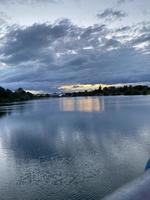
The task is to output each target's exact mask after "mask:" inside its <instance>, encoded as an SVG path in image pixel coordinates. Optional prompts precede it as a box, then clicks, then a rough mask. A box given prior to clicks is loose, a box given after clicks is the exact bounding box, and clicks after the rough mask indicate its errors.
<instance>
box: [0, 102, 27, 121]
mask: <svg viewBox="0 0 150 200" xmlns="http://www.w3.org/2000/svg"><path fill="white" fill-rule="evenodd" d="M25 105H26V102H25V101H24V102H18V103H1V104H0V118H1V117H4V116H6V115H10V114H11V113H12V112H13V111H16V110H17V112H20V113H22V112H24V110H25Z"/></svg>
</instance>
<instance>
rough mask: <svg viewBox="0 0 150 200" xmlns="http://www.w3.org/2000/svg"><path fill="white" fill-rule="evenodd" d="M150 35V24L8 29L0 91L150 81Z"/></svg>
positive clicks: (62, 23)
mask: <svg viewBox="0 0 150 200" xmlns="http://www.w3.org/2000/svg"><path fill="white" fill-rule="evenodd" d="M133 33H134V34H133ZM118 34H119V35H118ZM149 34H150V29H149V24H148V23H141V24H140V25H139V24H137V25H134V26H131V27H118V28H116V29H113V30H112V29H110V28H108V27H106V26H105V25H103V24H102V25H101V24H96V25H93V26H89V27H79V26H77V25H74V24H73V23H71V22H70V21H69V20H68V19H62V20H58V21H57V22H55V23H53V24H48V23H43V24H34V25H32V26H30V27H20V26H11V27H9V28H8V30H7V34H5V37H3V39H2V41H1V43H0V45H1V48H0V85H2V86H5V87H10V88H16V87H24V88H26V89H34V90H35V89H36V90H47V91H49V90H50V89H52V90H53V91H54V90H55V88H56V87H59V86H60V85H62V84H68V83H70V84H71V83H100V82H103V83H119V82H124V83H127V82H137V81H141V82H144V81H150V73H149V70H148V69H149V63H150V56H149V54H150V48H149V46H148V42H149ZM143 43H146V46H144V47H143V46H142V49H140V48H138V47H137V46H136V45H140V46H141V45H143ZM135 46H136V47H135ZM137 48H138V49H137ZM143 48H144V52H143Z"/></svg>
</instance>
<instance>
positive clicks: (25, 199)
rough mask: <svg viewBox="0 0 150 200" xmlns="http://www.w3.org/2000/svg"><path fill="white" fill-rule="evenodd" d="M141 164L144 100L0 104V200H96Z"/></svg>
mask: <svg viewBox="0 0 150 200" xmlns="http://www.w3.org/2000/svg"><path fill="white" fill-rule="evenodd" d="M149 157H150V96H130V97H123V96H118V97H78V98H51V99H44V100H34V101H27V102H18V103H11V104H2V105H0V199H1V200H20V199H21V200H99V199H102V198H103V197H104V196H106V195H108V194H110V193H111V192H113V191H115V190H116V189H117V188H119V187H120V186H122V185H124V184H126V183H128V182H130V181H132V180H134V179H135V178H137V177H138V176H140V175H141V174H143V173H144V168H145V165H146V162H147V160H148V159H149Z"/></svg>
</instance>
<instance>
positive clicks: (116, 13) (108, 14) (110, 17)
mask: <svg viewBox="0 0 150 200" xmlns="http://www.w3.org/2000/svg"><path fill="white" fill-rule="evenodd" d="M126 15H127V14H126V13H125V12H123V11H121V10H116V9H112V8H108V9H106V10H104V11H102V12H99V13H98V14H97V17H98V18H99V19H104V20H106V21H114V20H121V19H122V18H124V17H126Z"/></svg>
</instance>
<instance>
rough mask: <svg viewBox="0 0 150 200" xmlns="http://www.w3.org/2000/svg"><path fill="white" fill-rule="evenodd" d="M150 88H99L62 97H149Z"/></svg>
mask: <svg viewBox="0 0 150 200" xmlns="http://www.w3.org/2000/svg"><path fill="white" fill-rule="evenodd" d="M149 94H150V87H149V86H142V85H136V86H132V85H129V86H127V85H125V86H122V87H105V88H103V89H102V87H101V86H100V87H99V88H98V89H96V90H93V91H87V90H86V91H84V92H73V93H65V94H64V96H97V95H98V96H117V95H127V96H128V95H149Z"/></svg>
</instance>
